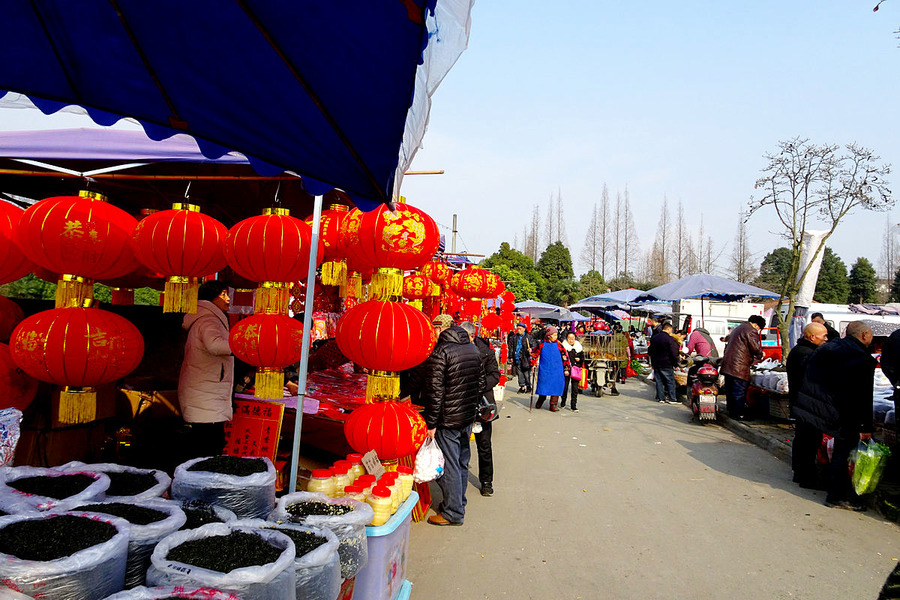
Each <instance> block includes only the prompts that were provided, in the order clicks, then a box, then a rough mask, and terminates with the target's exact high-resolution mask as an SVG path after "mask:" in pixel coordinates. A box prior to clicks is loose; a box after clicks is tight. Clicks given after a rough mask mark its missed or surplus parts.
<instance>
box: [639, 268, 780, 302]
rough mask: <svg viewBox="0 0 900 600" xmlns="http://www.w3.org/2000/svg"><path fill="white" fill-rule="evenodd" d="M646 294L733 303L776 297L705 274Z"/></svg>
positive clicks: (759, 289) (758, 289) (660, 287)
mask: <svg viewBox="0 0 900 600" xmlns="http://www.w3.org/2000/svg"><path fill="white" fill-rule="evenodd" d="M647 294H652V295H653V296H656V297H657V298H658V299H660V300H668V301H675V300H685V299H687V298H709V299H713V300H724V301H726V302H733V301H735V300H741V299H743V298H777V297H778V294H776V293H774V292H770V291H769V290H764V289H762V288H758V287H756V286H754V285H750V284H747V283H741V282H739V281H733V280H731V279H725V278H724V277H718V276H716V275H708V274H706V273H698V274H696V275H688V276H687V277H682V278H681V279H679V280H677V281H672V282H670V283H666V284H663V285H660V286H657V287H655V288H653V289H651V290H647Z"/></svg>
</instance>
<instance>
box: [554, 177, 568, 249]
mask: <svg viewBox="0 0 900 600" xmlns="http://www.w3.org/2000/svg"><path fill="white" fill-rule="evenodd" d="M553 241H555V242H562V243H563V244H564V245H566V246H568V245H569V240H568V238H567V236H566V218H565V216H564V215H563V201H562V190H561V189H559V188H557V190H556V239H555V240H553Z"/></svg>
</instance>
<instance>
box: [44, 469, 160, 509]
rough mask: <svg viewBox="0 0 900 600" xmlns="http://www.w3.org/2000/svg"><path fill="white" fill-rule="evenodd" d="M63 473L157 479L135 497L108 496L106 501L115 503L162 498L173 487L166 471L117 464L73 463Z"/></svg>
mask: <svg viewBox="0 0 900 600" xmlns="http://www.w3.org/2000/svg"><path fill="white" fill-rule="evenodd" d="M57 468H58V469H59V470H61V471H95V472H97V473H134V474H135V475H146V474H153V477H155V478H156V485H154V486H153V487H151V488H149V489H147V490H144V491H143V492H140V493H139V494H135V495H133V496H110V495H108V494H107V495H106V499H107V500H109V501H115V502H132V501H135V500H137V501H141V500H151V499H153V498H162V495H163V494H165V493H166V490H168V489H169V486H170V485H172V478H171V477H169V475H168V474H167V473H166V472H165V471H160V470H159V469H138V468H137V467H128V466H125V465H117V464H115V463H97V464H92V465H86V464H84V463H82V462H78V461H77V460H76V461H72V462H70V463H66V464H64V465H62V466H60V467H57Z"/></svg>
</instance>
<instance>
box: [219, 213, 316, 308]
mask: <svg viewBox="0 0 900 600" xmlns="http://www.w3.org/2000/svg"><path fill="white" fill-rule="evenodd" d="M311 245H312V229H310V227H309V225H307V224H306V223H304V222H303V221H301V220H300V219H296V218H294V217H292V216H290V213H289V212H288V210H287V209H286V208H267V209H264V210H263V214H262V215H259V216H257V217H250V218H249V219H244V220H243V221H241V222H240V223H238V224H237V225H235V226H234V227H232V228H231V230H230V231H229V232H228V238H227V240H226V242H225V257H226V258H227V259H228V264H229V265H231V268H232V269H234V272H235V273H237V274H238V275H240V276H241V277H246V278H247V279H249V280H250V281H256V282H258V283H261V284H262V285H260V287H259V289H258V291H257V294H256V312H265V313H270V314H274V313H286V312H287V309H288V302H289V297H290V287H291V285H292V282H294V281H298V280H301V279H306V274H307V272H308V270H309V252H310V247H311ZM323 254H324V248H323V246H322V242H321V240H320V241H319V248H318V253H317V256H318V257H319V261H321V256H322V255H323ZM317 264H318V262H317Z"/></svg>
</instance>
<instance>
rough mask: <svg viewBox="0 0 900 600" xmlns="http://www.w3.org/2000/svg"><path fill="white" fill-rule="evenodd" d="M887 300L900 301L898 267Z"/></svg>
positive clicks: (899, 270) (899, 273) (899, 271)
mask: <svg viewBox="0 0 900 600" xmlns="http://www.w3.org/2000/svg"><path fill="white" fill-rule="evenodd" d="M888 302H900V269H897V272H896V273H894V281H893V283H891V291H890V295H889V296H888Z"/></svg>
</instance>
